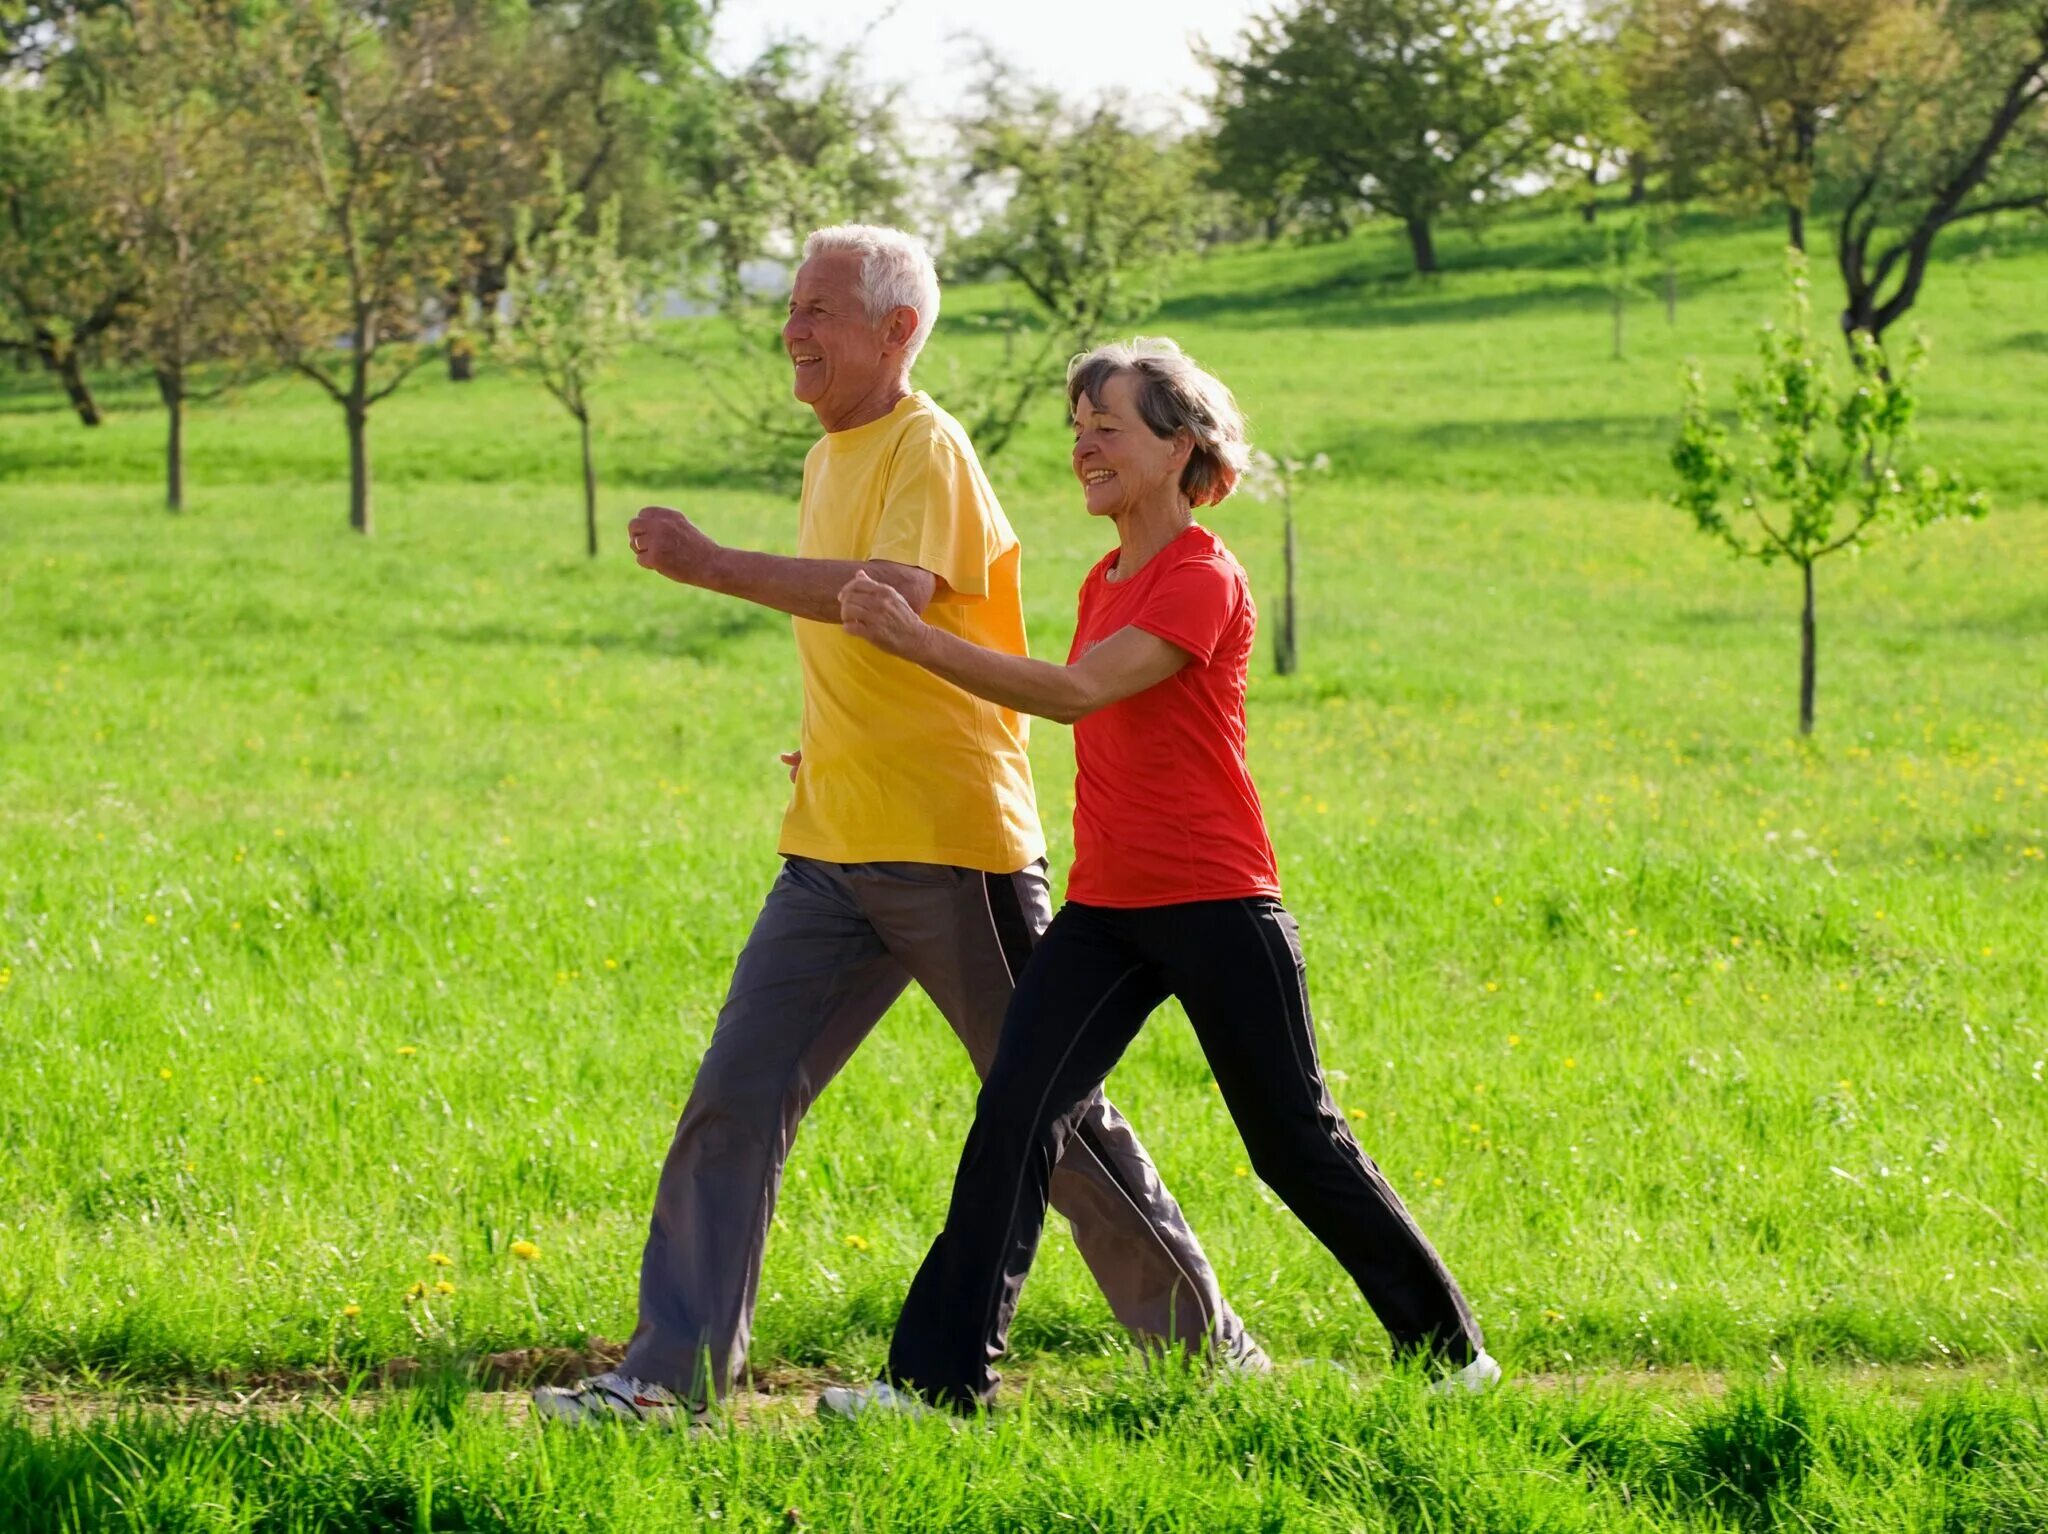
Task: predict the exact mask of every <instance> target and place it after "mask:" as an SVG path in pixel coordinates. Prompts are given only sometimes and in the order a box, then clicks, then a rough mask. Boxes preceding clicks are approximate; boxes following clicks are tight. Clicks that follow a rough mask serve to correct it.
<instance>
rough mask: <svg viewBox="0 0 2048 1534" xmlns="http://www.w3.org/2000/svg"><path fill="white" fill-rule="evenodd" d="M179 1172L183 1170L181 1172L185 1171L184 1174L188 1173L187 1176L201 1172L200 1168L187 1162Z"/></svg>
mask: <svg viewBox="0 0 2048 1534" xmlns="http://www.w3.org/2000/svg"><path fill="white" fill-rule="evenodd" d="M179 1170H181V1171H183V1172H185V1173H187V1174H190V1173H193V1172H196V1171H198V1170H199V1168H198V1167H197V1166H195V1165H194V1164H193V1163H191V1162H189V1161H187V1162H185V1163H184V1164H183V1166H181V1167H180V1168H179Z"/></svg>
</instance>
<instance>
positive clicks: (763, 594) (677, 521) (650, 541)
mask: <svg viewBox="0 0 2048 1534" xmlns="http://www.w3.org/2000/svg"><path fill="white" fill-rule="evenodd" d="M626 531H627V534H628V536H629V537H630V538H631V539H632V543H633V557H634V558H635V559H637V560H639V561H640V565H641V568H642V569H646V570H652V571H654V572H656V573H657V574H660V575H665V576H667V577H668V578H669V579H670V580H672V581H678V582H680V583H681V584H683V585H685V586H700V587H702V588H703V589H704V590H706V591H716V592H718V593H719V594H720V595H721V596H728V597H738V598H739V599H740V600H741V601H743V602H755V603H758V604H760V605H761V606H762V607H772V608H774V609H775V610H776V611H777V612H785V613H791V614H793V615H794V616H796V617H799V618H809V619H810V620H812V621H813V622H814V623H837V622H838V621H839V592H840V588H842V587H843V586H845V585H846V583H847V582H848V581H850V580H852V579H853V578H854V576H856V575H858V574H860V573H861V572H862V571H866V572H867V573H868V575H870V576H871V577H873V578H874V579H875V580H876V581H878V582H881V583H883V584H885V585H886V586H887V587H888V588H889V589H890V590H892V591H894V592H896V593H897V594H898V595H899V596H901V597H902V598H903V600H904V602H905V603H907V604H908V605H909V607H910V608H911V610H912V611H913V612H917V613H921V612H923V611H924V610H925V609H926V608H927V607H929V606H931V602H932V598H933V597H934V596H936V595H937V594H938V589H939V578H938V577H937V576H936V575H934V574H932V572H931V571H929V570H921V569H919V568H918V567H917V566H916V565H899V564H896V563H893V562H892V561H889V560H886V559H866V560H853V559H796V558H793V557H791V556H789V555H786V554H763V553H759V552H757V551H755V550H753V549H729V548H726V547H724V546H723V545H721V544H719V543H716V542H714V541H713V540H712V539H711V538H709V537H707V536H706V535H705V533H704V531H703V530H702V529H701V528H699V527H698V526H697V525H696V524H695V523H694V522H692V521H691V520H690V519H689V518H688V517H686V516H684V515H683V514H682V513H681V512H679V511H674V510H671V509H670V508H669V507H666V506H645V507H642V508H641V510H640V515H639V516H637V517H635V518H634V519H633V520H632V521H631V522H630V523H629V524H627V528H626Z"/></svg>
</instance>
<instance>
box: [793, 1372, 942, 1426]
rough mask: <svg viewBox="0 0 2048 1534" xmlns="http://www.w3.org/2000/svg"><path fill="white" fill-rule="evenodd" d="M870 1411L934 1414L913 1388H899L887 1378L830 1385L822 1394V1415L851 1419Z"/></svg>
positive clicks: (919, 1415)
mask: <svg viewBox="0 0 2048 1534" xmlns="http://www.w3.org/2000/svg"><path fill="white" fill-rule="evenodd" d="M869 1412H882V1413H886V1414H893V1415H896V1416H901V1417H929V1416H932V1415H934V1413H933V1411H932V1408H931V1407H929V1406H927V1405H925V1403H924V1402H922V1401H920V1400H919V1399H918V1398H917V1397H916V1396H914V1395H912V1394H911V1393H910V1392H909V1391H907V1390H898V1389H897V1388H896V1387H895V1386H894V1385H892V1384H890V1383H889V1382H888V1381H887V1380H876V1381H875V1382H874V1384H872V1385H827V1386H826V1387H825V1391H824V1394H822V1395H820V1396H819V1397H818V1415H819V1416H821V1417H845V1418H847V1419H848V1420H849V1421H850V1420H851V1419H853V1418H855V1417H863V1416H866V1415H867V1414H868V1413H869Z"/></svg>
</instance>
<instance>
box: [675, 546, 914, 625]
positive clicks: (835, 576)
mask: <svg viewBox="0 0 2048 1534" xmlns="http://www.w3.org/2000/svg"><path fill="white" fill-rule="evenodd" d="M857 570H865V571H867V573H868V574H869V575H870V576H872V577H873V578H874V579H876V580H878V581H881V582H882V583H883V584H885V585H888V586H893V587H895V589H896V590H897V591H898V592H900V593H902V596H903V599H904V600H905V601H907V602H908V603H910V605H911V607H912V608H913V610H916V611H920V612H921V611H923V609H924V607H925V604H926V603H927V602H929V601H930V600H931V591H930V590H929V588H927V589H925V590H919V589H918V583H917V582H916V581H915V580H910V579H906V578H905V576H906V575H907V574H908V572H907V571H905V570H904V569H903V568H902V567H901V566H894V565H891V564H889V563H888V562H886V561H872V560H852V559H798V558H795V557H794V556H792V555H787V554H764V553H761V552H759V551H757V550H754V549H730V548H729V549H720V550H719V551H718V555H717V557H716V558H715V559H713V560H711V561H710V562H709V564H708V565H707V566H706V567H705V568H704V569H703V570H702V571H701V572H698V573H696V574H694V575H693V576H692V577H691V578H690V579H689V580H688V582H687V584H689V585H692V586H701V587H703V588H704V589H705V590H706V591H716V592H718V593H719V594H720V595H721V596H728V597H738V598H739V599H740V600H741V601H743V602H754V603H757V604H759V605H760V606H762V607H772V608H774V609H775V610H776V611H777V612H784V613H789V614H791V615H793V616H795V617H798V618H808V619H810V620H811V621H812V622H813V623H832V624H837V623H838V622H839V589H840V587H842V586H844V585H845V584H846V583H847V582H848V581H850V580H852V579H853V576H854V572H855V571H857ZM927 579H928V578H927Z"/></svg>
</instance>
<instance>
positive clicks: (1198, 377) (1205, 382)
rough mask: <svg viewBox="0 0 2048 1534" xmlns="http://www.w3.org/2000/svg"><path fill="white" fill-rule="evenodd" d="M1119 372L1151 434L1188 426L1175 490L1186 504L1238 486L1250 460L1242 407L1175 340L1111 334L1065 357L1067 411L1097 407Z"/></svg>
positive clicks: (1209, 501)
mask: <svg viewBox="0 0 2048 1534" xmlns="http://www.w3.org/2000/svg"><path fill="white" fill-rule="evenodd" d="M1120 374H1128V375H1129V376H1130V377H1132V378H1134V379H1136V380H1137V385H1138V415H1139V416H1140V418H1141V419H1143V421H1144V422H1145V424H1146V425H1147V426H1149V427H1150V428H1151V429H1152V434H1153V435H1154V436H1157V437H1171V436H1173V435H1175V434H1176V433H1178V432H1183V431H1184V432H1186V433H1187V434H1188V435H1189V436H1191V437H1192V438H1194V443H1195V449H1194V451H1193V452H1192V453H1190V454H1189V455H1188V461H1187V464H1186V466H1185V467H1184V468H1182V470H1181V471H1180V492H1181V494H1182V495H1184V496H1186V497H1187V498H1188V504H1189V505H1190V506H1214V505H1216V504H1218V503H1219V502H1221V501H1223V500H1224V499H1225V498H1227V497H1228V496H1229V494H1230V492H1231V491H1233V490H1235V489H1236V488H1237V482H1238V479H1239V478H1240V477H1241V476H1242V475H1243V473H1244V471H1245V470H1246V469H1247V468H1248V467H1250V465H1251V457H1252V450H1251V444H1250V443H1248V442H1247V441H1246V440H1245V426H1244V413H1243V412H1242V411H1240V410H1239V409H1238V408H1237V400H1236V399H1235V398H1234V397H1233V396H1232V395H1231V392H1230V390H1228V389H1227V388H1225V387H1224V386H1223V380H1222V379H1220V378H1218V377H1217V376H1216V375H1215V374H1214V373H1211V372H1208V371H1206V370H1205V369H1203V368H1202V367H1201V366H1200V364H1198V363H1197V362H1196V361H1195V359H1194V358H1192V357H1190V356H1189V355H1188V354H1187V353H1186V352H1184V351H1182V350H1181V349H1180V347H1179V345H1178V344H1177V343H1175V342H1173V341H1169V340H1167V339H1166V338H1165V337H1163V336H1138V337H1137V338H1135V339H1134V340H1131V341H1129V342H1123V341H1112V342H1111V343H1110V344H1109V345H1107V346H1098V347H1096V348H1095V350H1094V351H1092V352H1083V353H1081V355H1079V356H1078V357H1076V358H1075V359H1074V360H1073V361H1072V362H1070V363H1068V364H1067V418H1068V419H1069V420H1072V419H1073V415H1074V411H1075V410H1076V409H1077V408H1078V407H1079V405H1080V403H1081V396H1082V395H1084V394H1085V395H1087V396H1088V403H1089V404H1091V405H1093V406H1094V407H1095V408H1096V409H1097V410H1100V409H1101V408H1102V386H1103V385H1104V384H1106V383H1108V382H1109V381H1110V379H1112V378H1115V377H1117V376H1118V375H1120Z"/></svg>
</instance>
